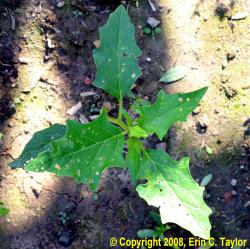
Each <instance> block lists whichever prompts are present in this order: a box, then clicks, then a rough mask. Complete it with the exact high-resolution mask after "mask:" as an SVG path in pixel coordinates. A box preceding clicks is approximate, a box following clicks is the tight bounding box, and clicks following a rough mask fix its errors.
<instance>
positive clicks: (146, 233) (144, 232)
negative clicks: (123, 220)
mask: <svg viewBox="0 0 250 249" xmlns="http://www.w3.org/2000/svg"><path fill="white" fill-rule="evenodd" d="M158 236H159V232H158V231H156V230H153V229H141V230H139V231H138V232H137V237H139V238H140V239H145V238H155V237H158Z"/></svg>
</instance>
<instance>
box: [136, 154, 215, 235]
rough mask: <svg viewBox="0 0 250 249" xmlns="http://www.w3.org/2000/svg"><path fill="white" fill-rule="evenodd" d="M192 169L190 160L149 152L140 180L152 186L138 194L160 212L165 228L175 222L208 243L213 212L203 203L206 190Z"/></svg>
mask: <svg viewBox="0 0 250 249" xmlns="http://www.w3.org/2000/svg"><path fill="white" fill-rule="evenodd" d="M188 165H189V158H187V157H186V158H183V159H181V160H180V161H174V160H171V159H170V158H169V156H168V155H167V153H166V152H165V151H163V150H146V151H144V154H143V158H142V162H141V165H140V171H139V175H138V178H140V179H147V180H148V182H147V183H146V184H141V185H139V186H137V188H136V190H137V192H138V193H139V195H140V197H142V198H143V199H145V200H146V201H147V202H148V204H149V205H152V206H155V207H158V208H160V214H161V220H162V223H163V224H165V223H167V222H174V223H176V224H178V225H180V226H181V227H183V228H185V229H187V230H189V231H191V232H192V233H193V234H194V235H195V236H199V237H201V238H204V239H208V238H209V237H210V229H211V225H210V223H209V215H210V214H211V210H210V208H209V207H208V206H207V205H206V203H205V202H204V201H203V191H204V188H203V187H200V186H199V185H198V184H197V183H196V182H195V181H194V180H193V178H192V176H191V174H190V171H189V167H188Z"/></svg>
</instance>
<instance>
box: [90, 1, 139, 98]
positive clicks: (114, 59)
mask: <svg viewBox="0 0 250 249" xmlns="http://www.w3.org/2000/svg"><path fill="white" fill-rule="evenodd" d="M100 40H101V46H100V48H98V49H95V50H94V51H93V56H94V60H95V63H96V67H97V73H96V79H95V82H94V85H95V86H97V87H99V88H102V89H104V90H105V91H107V92H108V93H109V94H111V95H112V96H114V97H116V98H118V99H122V97H123V96H125V95H129V94H130V93H131V92H130V88H131V87H132V85H133V84H134V82H135V81H136V79H137V78H138V77H140V76H141V70H140V68H139V66H138V64H137V57H138V56H140V55H141V50H140V49H139V47H138V46H137V44H136V41H135V28H134V25H133V24H132V23H131V21H130V18H129V15H128V13H127V11H126V10H125V8H124V7H123V5H120V6H119V7H118V8H117V9H116V10H115V11H114V12H113V13H112V14H111V15H110V16H109V19H108V21H107V23H106V25H105V26H103V27H102V28H100Z"/></svg>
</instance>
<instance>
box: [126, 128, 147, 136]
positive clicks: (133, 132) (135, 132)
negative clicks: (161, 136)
mask: <svg viewBox="0 0 250 249" xmlns="http://www.w3.org/2000/svg"><path fill="white" fill-rule="evenodd" d="M128 135H129V137H137V138H146V137H148V135H149V133H148V131H146V130H145V129H143V128H141V127H140V126H138V125H135V126H132V127H128Z"/></svg>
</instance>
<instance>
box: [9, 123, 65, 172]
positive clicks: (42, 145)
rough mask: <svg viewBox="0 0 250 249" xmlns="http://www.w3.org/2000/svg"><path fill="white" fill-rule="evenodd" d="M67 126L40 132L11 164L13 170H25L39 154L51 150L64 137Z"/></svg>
mask: <svg viewBox="0 0 250 249" xmlns="http://www.w3.org/2000/svg"><path fill="white" fill-rule="evenodd" d="M65 132H66V127H65V125H61V124H54V125H52V126H51V127H49V128H47V129H44V130H42V131H38V132H36V133H35V134H34V136H33V137H32V138H31V140H30V141H29V142H28V143H27V144H26V146H25V147H24V150H23V152H22V154H21V155H20V157H19V158H18V159H16V160H15V161H13V162H11V163H10V166H11V167H12V168H23V167H24V166H25V164H27V163H28V162H29V161H30V160H33V159H34V158H36V157H37V156H38V154H39V153H42V152H44V151H50V150H51V142H53V141H55V140H57V139H59V138H61V137H63V136H64V134H65Z"/></svg>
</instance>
